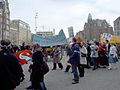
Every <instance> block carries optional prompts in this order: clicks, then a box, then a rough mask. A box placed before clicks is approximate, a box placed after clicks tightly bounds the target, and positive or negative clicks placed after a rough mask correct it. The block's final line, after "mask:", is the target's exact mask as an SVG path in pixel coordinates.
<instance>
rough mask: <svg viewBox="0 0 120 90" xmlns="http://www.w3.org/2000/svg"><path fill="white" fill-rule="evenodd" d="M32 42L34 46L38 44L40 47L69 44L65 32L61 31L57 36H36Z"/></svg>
mask: <svg viewBox="0 0 120 90" xmlns="http://www.w3.org/2000/svg"><path fill="white" fill-rule="evenodd" d="M32 40H33V41H32V43H33V44H36V43H38V44H39V45H40V46H55V45H64V44H67V39H66V37H65V34H64V32H63V30H61V31H60V32H59V34H58V35H55V36H47V37H43V36H41V35H37V34H34V35H33V39H32Z"/></svg>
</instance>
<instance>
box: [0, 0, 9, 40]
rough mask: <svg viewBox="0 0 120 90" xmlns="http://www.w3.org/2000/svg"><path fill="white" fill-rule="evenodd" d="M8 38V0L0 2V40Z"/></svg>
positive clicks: (0, 0)
mask: <svg viewBox="0 0 120 90" xmlns="http://www.w3.org/2000/svg"><path fill="white" fill-rule="evenodd" d="M9 38H10V10H9V3H8V0H0V40H2V39H9Z"/></svg>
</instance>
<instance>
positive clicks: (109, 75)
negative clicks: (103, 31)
mask: <svg viewBox="0 0 120 90" xmlns="http://www.w3.org/2000/svg"><path fill="white" fill-rule="evenodd" d="M65 62H66V61H65V59H64V60H63V63H65ZM48 65H49V67H50V69H52V62H48ZM64 66H66V64H64ZM117 66H118V69H113V70H108V69H105V68H99V69H97V70H95V71H92V69H85V77H83V78H80V82H79V84H75V85H72V84H71V82H72V79H73V75H72V74H71V73H70V72H69V73H65V72H64V69H65V68H64V69H63V70H60V69H59V68H58V69H57V70H55V71H52V70H50V71H49V73H48V74H47V75H45V84H46V87H47V89H48V90H120V64H119V63H118V64H117ZM23 69H24V73H25V75H26V79H25V80H24V81H23V82H22V83H21V84H20V86H18V87H17V88H16V90H25V88H26V87H27V86H29V73H28V72H27V69H28V65H24V66H23Z"/></svg>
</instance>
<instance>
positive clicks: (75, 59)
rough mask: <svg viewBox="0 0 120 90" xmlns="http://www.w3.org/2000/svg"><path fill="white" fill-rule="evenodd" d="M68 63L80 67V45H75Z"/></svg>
mask: <svg viewBox="0 0 120 90" xmlns="http://www.w3.org/2000/svg"><path fill="white" fill-rule="evenodd" d="M68 62H69V63H70V64H72V65H79V64H80V47H79V45H78V44H73V46H72V54H71V56H70V59H69V61H68Z"/></svg>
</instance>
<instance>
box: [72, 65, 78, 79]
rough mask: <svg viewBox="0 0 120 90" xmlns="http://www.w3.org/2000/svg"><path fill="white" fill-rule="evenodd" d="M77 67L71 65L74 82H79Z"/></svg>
mask: <svg viewBox="0 0 120 90" xmlns="http://www.w3.org/2000/svg"><path fill="white" fill-rule="evenodd" d="M77 67H78V65H72V71H73V75H74V80H75V81H79V75H78V71H77Z"/></svg>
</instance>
